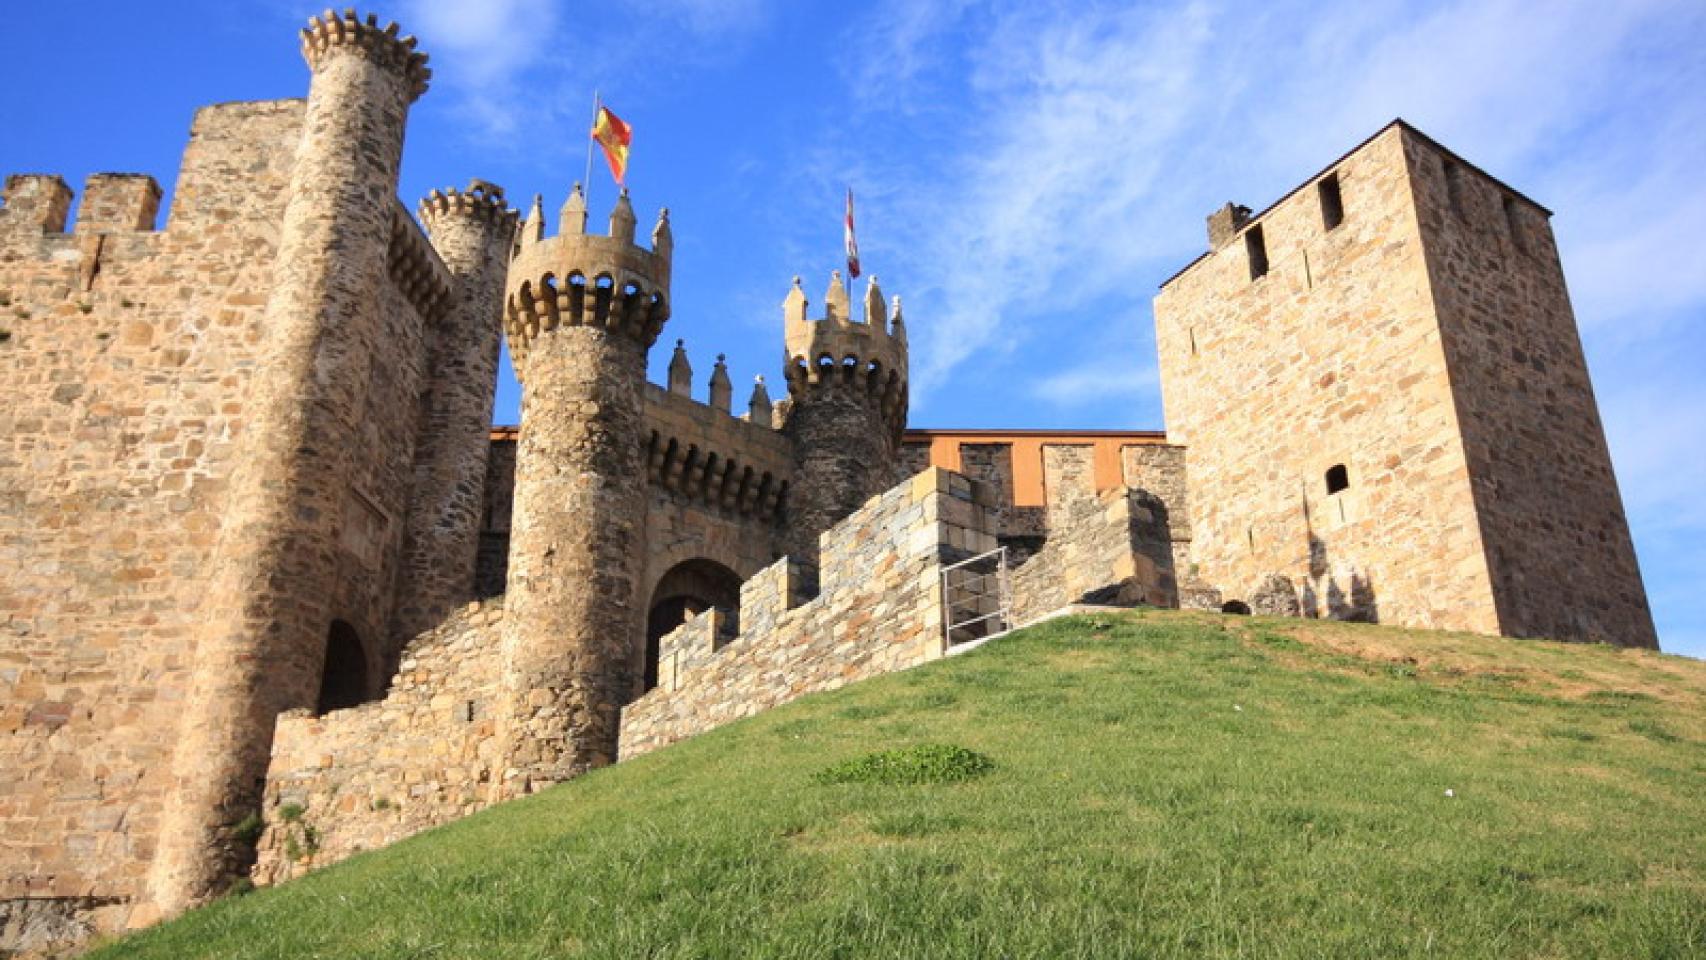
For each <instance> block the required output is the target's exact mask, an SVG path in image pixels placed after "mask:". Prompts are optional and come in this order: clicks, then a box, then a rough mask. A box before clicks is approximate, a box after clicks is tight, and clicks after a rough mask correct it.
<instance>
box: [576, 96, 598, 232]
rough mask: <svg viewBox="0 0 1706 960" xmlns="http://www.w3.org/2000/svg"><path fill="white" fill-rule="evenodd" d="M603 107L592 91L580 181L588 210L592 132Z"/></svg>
mask: <svg viewBox="0 0 1706 960" xmlns="http://www.w3.org/2000/svg"><path fill="white" fill-rule="evenodd" d="M603 106H604V103H603V101H601V100H599V98H598V90H597V89H596V88H595V89H594V90H593V91H592V126H590V127H588V128H587V131H586V177H585V178H584V179H582V180H581V182H582V183H584V184H586V193H585V194H584V196H585V197H586V208H587V209H588V210H591V209H592V131H594V130H596V129H598V111H599V109H600V108H602V107H603Z"/></svg>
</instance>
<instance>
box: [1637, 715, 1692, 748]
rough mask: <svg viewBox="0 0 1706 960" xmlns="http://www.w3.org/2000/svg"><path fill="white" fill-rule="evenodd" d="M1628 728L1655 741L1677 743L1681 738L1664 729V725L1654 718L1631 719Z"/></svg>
mask: <svg viewBox="0 0 1706 960" xmlns="http://www.w3.org/2000/svg"><path fill="white" fill-rule="evenodd" d="M1629 730H1630V731H1631V732H1633V733H1638V734H1640V735H1641V736H1643V737H1646V738H1647V739H1648V740H1652V741H1654V742H1656V743H1677V742H1679V741H1681V740H1682V738H1681V737H1679V736H1677V735H1676V734H1674V733H1671V732H1670V731H1669V730H1667V729H1665V727H1664V725H1663V724H1661V723H1659V722H1658V721H1656V720H1631V721H1629Z"/></svg>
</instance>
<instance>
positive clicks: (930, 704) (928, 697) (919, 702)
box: [912, 690, 960, 710]
mask: <svg viewBox="0 0 1706 960" xmlns="http://www.w3.org/2000/svg"><path fill="white" fill-rule="evenodd" d="M959 702H960V698H959V697H957V696H955V695H954V694H953V693H950V692H949V691H947V690H931V691H929V692H928V693H923V694H920V695H919V696H918V697H916V698H914V699H913V701H912V706H914V707H916V708H918V709H920V710H937V709H940V708H942V707H951V706H953V705H954V704H956V703H959Z"/></svg>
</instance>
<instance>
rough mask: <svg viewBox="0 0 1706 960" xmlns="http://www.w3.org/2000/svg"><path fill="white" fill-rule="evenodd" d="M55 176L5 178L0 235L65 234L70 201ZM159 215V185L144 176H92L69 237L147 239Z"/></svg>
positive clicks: (70, 196) (68, 191) (67, 189)
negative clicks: (3, 232) (101, 235)
mask: <svg viewBox="0 0 1706 960" xmlns="http://www.w3.org/2000/svg"><path fill="white" fill-rule="evenodd" d="M74 196H75V195H74V194H73V193H72V191H71V188H70V187H69V186H67V185H66V183H65V180H64V179H63V178H61V177H60V176H59V175H58V174H51V173H45V174H44V173H20V174H12V175H10V176H8V177H7V178H6V187H5V191H4V193H0V198H3V199H4V200H5V204H4V205H3V206H0V229H7V230H9V231H11V232H22V233H37V234H41V235H44V236H46V235H52V234H65V233H67V231H66V229H65V227H66V222H67V219H68V218H69V216H70V213H71V202H72V200H73V199H74ZM159 213H160V184H159V183H158V182H157V181H156V180H155V179H154V178H153V177H151V176H149V175H148V174H145V173H92V174H90V175H89V178H88V179H87V180H86V181H84V184H83V199H82V202H81V203H80V204H78V207H77V222H76V225H75V226H74V227H73V228H72V230H71V231H70V232H71V233H75V234H77V235H80V236H92V235H94V234H98V233H151V232H153V231H154V230H155V220H156V218H157V217H158V216H159Z"/></svg>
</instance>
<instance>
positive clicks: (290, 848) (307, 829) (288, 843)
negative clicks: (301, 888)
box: [284, 823, 320, 863]
mask: <svg viewBox="0 0 1706 960" xmlns="http://www.w3.org/2000/svg"><path fill="white" fill-rule="evenodd" d="M319 852H320V833H319V831H317V830H315V829H314V828H313V827H311V826H309V825H308V824H306V823H303V824H298V825H296V826H295V827H293V828H292V829H291V830H290V832H289V833H286V834H285V835H284V855H285V857H287V858H288V859H290V860H292V861H295V862H297V863H300V862H302V861H303V860H309V859H312V858H313V856H314V854H316V853H319Z"/></svg>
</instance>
